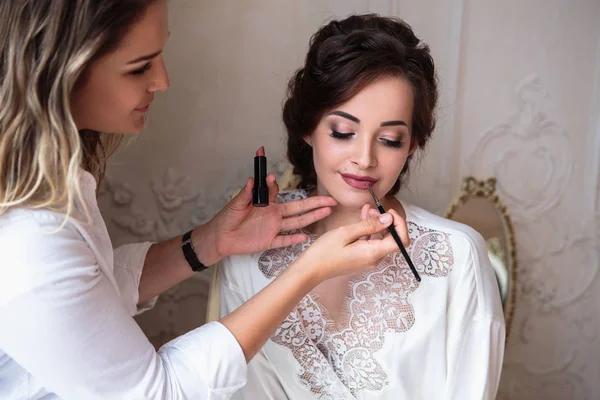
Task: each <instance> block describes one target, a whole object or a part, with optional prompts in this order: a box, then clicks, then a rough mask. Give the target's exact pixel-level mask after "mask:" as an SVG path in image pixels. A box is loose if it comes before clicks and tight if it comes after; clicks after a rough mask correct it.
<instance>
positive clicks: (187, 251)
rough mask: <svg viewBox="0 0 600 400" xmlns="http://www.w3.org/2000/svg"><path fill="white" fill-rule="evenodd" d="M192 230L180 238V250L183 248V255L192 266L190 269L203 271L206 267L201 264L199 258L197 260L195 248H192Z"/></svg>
mask: <svg viewBox="0 0 600 400" xmlns="http://www.w3.org/2000/svg"><path fill="white" fill-rule="evenodd" d="M192 231H193V230H191V231H189V232H187V233H186V234H185V235H183V237H182V238H181V250H183V255H184V257H185V259H186V260H187V262H188V264H190V267H192V271H194V272H198V271H203V270H205V269H206V268H207V267H206V265H204V264H202V263H201V262H200V260H198V256H196V250H194V246H193V245H192Z"/></svg>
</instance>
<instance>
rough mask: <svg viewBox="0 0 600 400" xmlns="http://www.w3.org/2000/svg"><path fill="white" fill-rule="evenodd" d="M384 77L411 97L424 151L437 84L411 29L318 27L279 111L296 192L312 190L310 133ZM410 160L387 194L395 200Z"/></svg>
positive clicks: (350, 22) (392, 24) (397, 23)
mask: <svg viewBox="0 0 600 400" xmlns="http://www.w3.org/2000/svg"><path fill="white" fill-rule="evenodd" d="M386 75H391V76H398V77H402V78H404V79H406V80H407V82H408V83H409V84H410V86H411V88H412V91H413V94H414V108H413V115H412V121H413V130H412V136H413V138H415V139H416V140H417V143H418V146H419V148H421V149H422V148H424V147H425V145H426V143H427V141H428V140H429V138H430V137H431V133H432V132H433V130H434V128H435V115H434V109H435V106H436V103H437V98H438V92H437V79H436V75H435V68H434V64H433V59H432V58H431V54H430V52H429V46H427V44H425V43H423V42H421V41H420V40H419V39H418V38H417V37H416V36H415V34H414V33H413V31H412V29H411V28H410V26H409V25H408V24H407V23H406V22H404V21H402V20H400V19H396V18H386V17H381V16H379V15H377V14H366V15H353V16H350V17H348V18H346V19H344V20H339V21H332V22H329V23H328V24H326V25H324V26H323V27H321V28H320V29H319V30H318V31H317V33H315V34H314V35H313V37H312V38H311V40H310V48H309V50H308V54H307V55H306V61H305V64H304V66H303V67H302V68H300V69H299V70H298V71H297V72H296V73H295V75H294V76H293V77H292V78H291V80H290V82H289V84H288V91H287V96H286V100H285V103H284V106H283V122H284V123H285V126H286V128H287V133H288V143H287V154H288V158H289V160H290V162H291V163H292V165H293V166H294V173H295V174H297V175H299V176H300V184H299V187H301V188H312V187H314V186H316V183H317V176H316V172H315V168H314V164H313V156H312V148H311V147H310V146H309V145H308V144H307V143H306V142H305V141H304V139H303V138H304V137H305V136H307V135H310V134H312V132H313V131H314V130H315V129H316V127H317V125H318V124H319V121H320V120H321V118H322V117H323V115H325V113H326V112H328V111H329V110H331V109H333V108H335V107H337V106H339V105H340V104H343V103H345V102H347V101H348V100H350V99H351V98H352V97H354V96H355V95H356V94H357V93H358V92H360V91H361V90H362V89H364V88H365V87H366V86H367V85H369V84H370V83H372V82H374V81H375V80H377V79H378V78H380V77H382V76H386ZM411 159H412V155H411V156H410V157H409V159H408V160H407V162H406V164H405V166H404V168H403V169H402V172H401V173H400V177H399V178H398V181H397V182H396V183H395V184H394V186H393V187H392V189H391V190H390V194H392V195H395V194H396V193H397V192H398V190H399V189H400V185H401V183H402V181H403V179H404V177H405V176H406V175H407V173H408V169H409V163H410V160H411Z"/></svg>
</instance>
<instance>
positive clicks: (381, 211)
mask: <svg viewBox="0 0 600 400" xmlns="http://www.w3.org/2000/svg"><path fill="white" fill-rule="evenodd" d="M377 209H378V210H379V212H380V213H381V214H385V209H384V208H383V206H382V205H381V204H377ZM388 231H390V233H391V234H392V237H393V238H394V241H395V242H396V244H397V245H398V247H399V248H400V252H401V253H402V255H403V256H404V259H405V260H406V263H407V264H408V266H409V267H410V270H411V271H412V273H413V275H414V276H415V279H416V280H417V282H421V277H420V276H419V273H418V272H417V269H416V268H415V266H414V265H413V263H412V261H411V259H410V257H409V256H408V253H407V252H406V249H405V248H404V245H403V244H402V241H401V240H400V236H398V232H396V228H394V224H392V225H390V226H389V227H388Z"/></svg>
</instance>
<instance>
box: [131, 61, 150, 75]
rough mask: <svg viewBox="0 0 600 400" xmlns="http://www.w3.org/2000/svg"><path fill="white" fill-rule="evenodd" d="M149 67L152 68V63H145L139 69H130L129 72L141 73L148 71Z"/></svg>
mask: <svg viewBox="0 0 600 400" xmlns="http://www.w3.org/2000/svg"><path fill="white" fill-rule="evenodd" d="M150 68H152V63H146V64H144V66H143V67H142V68H140V69H136V70H135V71H131V72H130V74H131V75H142V74H143V73H144V72H146V71H148V70H149V69H150Z"/></svg>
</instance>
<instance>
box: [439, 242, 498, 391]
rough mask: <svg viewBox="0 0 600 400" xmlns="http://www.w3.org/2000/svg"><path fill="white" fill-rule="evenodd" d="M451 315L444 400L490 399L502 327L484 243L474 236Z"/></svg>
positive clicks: (452, 303)
mask: <svg viewBox="0 0 600 400" xmlns="http://www.w3.org/2000/svg"><path fill="white" fill-rule="evenodd" d="M471 236H472V237H470V239H471V243H469V246H468V247H469V252H468V255H467V257H466V260H465V268H464V269H463V271H464V272H463V276H462V277H461V279H460V283H459V286H458V287H457V288H456V295H455V298H453V299H452V302H451V305H450V308H449V311H448V320H449V327H448V328H449V332H448V338H447V348H448V354H447V380H446V386H445V390H444V399H448V400H451V399H461V400H493V399H495V398H496V392H497V390H498V385H499V383H500V374H501V371H502V362H503V359H504V344H505V335H506V331H505V323H504V316H503V313H502V303H501V300H500V292H499V290H498V284H497V283H496V279H495V276H494V271H493V269H492V266H491V264H490V260H489V258H488V256H487V250H486V248H485V242H484V241H483V238H482V237H481V236H480V235H479V234H472V235H471Z"/></svg>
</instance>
